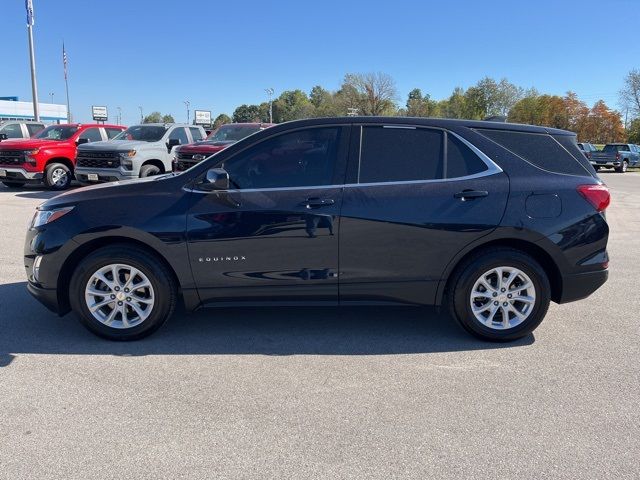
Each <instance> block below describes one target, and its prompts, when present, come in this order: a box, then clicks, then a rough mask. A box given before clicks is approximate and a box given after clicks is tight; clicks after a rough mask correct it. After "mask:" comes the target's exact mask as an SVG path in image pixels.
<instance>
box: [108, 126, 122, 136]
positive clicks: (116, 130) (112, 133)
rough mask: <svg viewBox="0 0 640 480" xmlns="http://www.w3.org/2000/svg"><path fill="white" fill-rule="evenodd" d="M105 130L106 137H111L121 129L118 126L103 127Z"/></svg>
mask: <svg viewBox="0 0 640 480" xmlns="http://www.w3.org/2000/svg"><path fill="white" fill-rule="evenodd" d="M105 130H106V132H107V138H108V139H112V138H113V137H115V136H116V135H118V134H119V133H120V132H122V130H120V129H118V128H105Z"/></svg>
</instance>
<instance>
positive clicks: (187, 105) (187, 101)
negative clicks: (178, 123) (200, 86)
mask: <svg viewBox="0 0 640 480" xmlns="http://www.w3.org/2000/svg"><path fill="white" fill-rule="evenodd" d="M182 103H184V104H185V105H186V107H187V125H189V106H190V105H191V103H189V100H185V101H184V102H182Z"/></svg>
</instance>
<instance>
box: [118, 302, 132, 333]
mask: <svg viewBox="0 0 640 480" xmlns="http://www.w3.org/2000/svg"><path fill="white" fill-rule="evenodd" d="M120 312H121V317H122V326H123V327H124V328H129V327H130V326H131V325H130V324H129V316H128V315H127V306H126V305H122V306H121V307H120Z"/></svg>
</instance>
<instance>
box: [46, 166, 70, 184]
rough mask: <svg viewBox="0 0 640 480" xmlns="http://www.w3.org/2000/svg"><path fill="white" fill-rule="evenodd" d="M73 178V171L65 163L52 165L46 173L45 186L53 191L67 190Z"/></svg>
mask: <svg viewBox="0 0 640 480" xmlns="http://www.w3.org/2000/svg"><path fill="white" fill-rule="evenodd" d="M72 178H73V174H72V173H71V170H70V169H69V167H67V166H66V165H65V164H64V163H51V164H49V165H47V169H46V170H45V172H44V184H45V185H46V187H47V188H50V189H51V190H66V189H67V188H69V186H71V180H72Z"/></svg>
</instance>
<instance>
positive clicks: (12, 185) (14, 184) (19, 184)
mask: <svg viewBox="0 0 640 480" xmlns="http://www.w3.org/2000/svg"><path fill="white" fill-rule="evenodd" d="M2 183H3V185H4V186H5V187H9V188H21V187H24V185H25V182H2Z"/></svg>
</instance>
